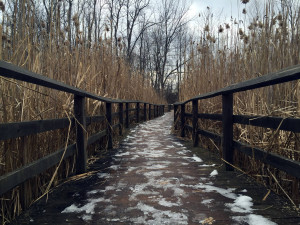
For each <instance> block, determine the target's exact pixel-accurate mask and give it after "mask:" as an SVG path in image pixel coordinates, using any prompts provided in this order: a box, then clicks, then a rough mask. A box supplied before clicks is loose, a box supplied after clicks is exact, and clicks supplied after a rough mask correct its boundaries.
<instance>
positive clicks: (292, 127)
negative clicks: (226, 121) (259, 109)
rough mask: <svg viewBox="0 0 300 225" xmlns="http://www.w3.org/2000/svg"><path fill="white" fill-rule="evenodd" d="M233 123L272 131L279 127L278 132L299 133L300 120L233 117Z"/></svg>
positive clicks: (267, 117)
mask: <svg viewBox="0 0 300 225" xmlns="http://www.w3.org/2000/svg"><path fill="white" fill-rule="evenodd" d="M233 122H234V123H239V124H245V125H251V126H259V127H265V128H272V129H277V128H278V127H279V126H280V127H279V129H280V130H285V131H293V132H296V133H300V119H298V118H280V117H269V116H242V115H234V116H233Z"/></svg>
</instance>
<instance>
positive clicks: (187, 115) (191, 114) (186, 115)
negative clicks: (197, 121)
mask: <svg viewBox="0 0 300 225" xmlns="http://www.w3.org/2000/svg"><path fill="white" fill-rule="evenodd" d="M184 116H185V117H186V118H193V113H187V112H186V113H184Z"/></svg>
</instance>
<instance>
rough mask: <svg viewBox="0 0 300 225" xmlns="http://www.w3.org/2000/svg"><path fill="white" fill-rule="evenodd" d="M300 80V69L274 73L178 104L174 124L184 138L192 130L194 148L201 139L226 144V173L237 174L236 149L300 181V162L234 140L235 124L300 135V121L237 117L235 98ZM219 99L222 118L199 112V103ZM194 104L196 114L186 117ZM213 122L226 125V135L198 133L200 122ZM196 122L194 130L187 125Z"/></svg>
mask: <svg viewBox="0 0 300 225" xmlns="http://www.w3.org/2000/svg"><path fill="white" fill-rule="evenodd" d="M298 79H300V65H297V66H293V67H289V68H286V69H284V70H281V71H278V72H275V73H270V74H268V75H265V76H261V77H257V78H254V79H251V80H247V81H245V82H241V83H237V84H233V85H231V86H228V87H225V88H223V89H220V90H218V91H215V92H210V93H207V94H203V95H199V96H196V97H194V98H191V99H189V100H187V101H184V102H178V103H175V104H174V123H175V126H174V127H175V129H179V131H180V135H181V137H184V136H185V131H186V130H187V129H188V130H190V131H191V132H192V140H193V145H194V146H197V145H198V138H199V137H198V135H203V136H205V137H208V138H211V139H212V140H215V141H217V142H219V143H222V152H223V159H224V160H225V161H226V162H228V163H227V164H226V170H233V167H232V166H231V165H230V164H233V155H234V149H237V150H238V151H240V152H243V153H245V154H246V155H248V156H250V157H255V159H258V160H260V161H262V162H263V163H266V164H269V165H271V166H273V167H275V168H278V169H280V170H282V171H284V172H286V173H288V174H290V175H292V176H295V177H297V178H300V162H299V161H294V160H291V159H288V158H285V157H283V156H280V155H277V154H275V153H271V152H267V151H265V150H262V149H259V148H254V147H253V146H250V145H247V144H245V143H241V142H239V141H236V140H234V139H233V124H234V123H236V124H244V125H252V126H258V127H264V128H273V129H280V130H284V131H292V132H295V133H299V132H300V119H299V118H280V117H269V116H264V117H261V116H246V115H233V94H234V93H237V92H242V91H248V90H252V89H256V88H262V87H266V86H271V85H275V84H280V83H285V82H289V81H294V80H298ZM216 96H222V114H207V113H199V112H198V109H199V107H198V101H199V100H202V99H208V98H212V97H216ZM189 102H192V113H186V104H187V103H189ZM200 118H201V119H209V120H215V121H221V122H222V135H219V134H216V133H213V132H210V131H207V130H202V129H198V127H197V124H198V119H200ZM188 119H192V126H189V125H188V124H187V123H186V121H187V120H188Z"/></svg>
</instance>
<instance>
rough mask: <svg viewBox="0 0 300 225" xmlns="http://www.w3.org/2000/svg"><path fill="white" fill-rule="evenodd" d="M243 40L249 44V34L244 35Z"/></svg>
mask: <svg viewBox="0 0 300 225" xmlns="http://www.w3.org/2000/svg"><path fill="white" fill-rule="evenodd" d="M243 40H244V43H245V44H248V42H249V37H248V36H247V35H244V38H243Z"/></svg>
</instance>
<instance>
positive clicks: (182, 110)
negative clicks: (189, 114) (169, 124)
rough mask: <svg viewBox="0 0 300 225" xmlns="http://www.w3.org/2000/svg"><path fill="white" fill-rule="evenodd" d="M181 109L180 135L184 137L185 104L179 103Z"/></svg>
mask: <svg viewBox="0 0 300 225" xmlns="http://www.w3.org/2000/svg"><path fill="white" fill-rule="evenodd" d="M180 109H181V113H180V128H181V131H180V136H181V137H184V136H185V132H184V127H185V116H184V115H185V104H181V106H180Z"/></svg>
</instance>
